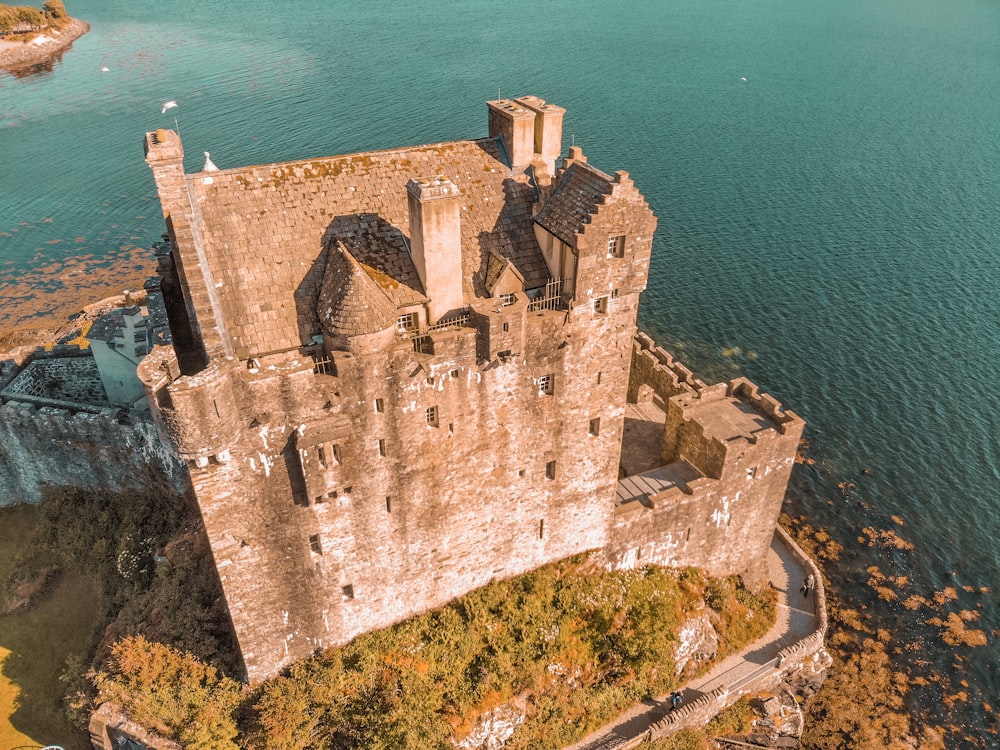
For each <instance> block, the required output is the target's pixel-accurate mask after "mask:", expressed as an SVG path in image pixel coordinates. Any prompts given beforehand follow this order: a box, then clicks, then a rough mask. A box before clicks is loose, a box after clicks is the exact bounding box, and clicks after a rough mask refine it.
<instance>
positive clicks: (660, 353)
mask: <svg viewBox="0 0 1000 750" xmlns="http://www.w3.org/2000/svg"><path fill="white" fill-rule="evenodd" d="M704 388H707V386H706V385H705V382H704V381H702V380H700V379H698V378H696V377H695V376H694V373H692V372H691V370H689V369H688V368H687V367H685V366H684V365H683V364H681V363H680V362H678V361H677V360H675V359H674V357H673V355H672V354H671V353H670V352H668V351H667V350H666V349H664V348H663V347H662V346H658V345H657V344H656V342H654V341H653V339H651V338H650V337H649V336H648V335H647V334H645V333H643V332H642V331H639V332H638V333H637V334H636V336H635V340H634V341H633V343H632V369H631V370H630V372H629V383H628V400H629V401H630V402H632V403H638V402H640V401H645V400H648V399H649V398H650V397H652V396H653V395H655V396H657V397H658V398H659V399H660V401H661V402H663V403H666V401H667V399H669V398H671V397H673V396H676V395H678V394H680V393H691V392H696V391H700V390H703V389H704Z"/></svg>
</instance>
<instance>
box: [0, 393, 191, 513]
mask: <svg viewBox="0 0 1000 750" xmlns="http://www.w3.org/2000/svg"><path fill="white" fill-rule="evenodd" d="M108 411H109V412H110V413H100V414H88V413H86V412H77V413H75V414H74V413H72V412H70V411H67V410H65V409H59V408H55V407H54V406H43V407H42V408H40V409H36V408H35V407H33V406H30V405H27V404H16V403H10V404H5V405H3V406H0V507H2V506H6V505H14V504H17V503H38V502H41V500H42V496H43V495H42V493H43V487H45V486H50V487H81V488H95V489H107V490H111V491H121V490H126V489H133V490H148V489H150V488H151V487H152V488H155V487H157V486H161V487H163V488H164V489H165V490H169V491H174V492H179V493H183V492H185V491H186V487H187V470H186V468H185V467H184V466H183V465H182V464H181V463H180V461H179V460H178V459H177V458H176V456H175V455H174V452H173V450H172V448H171V447H170V446H168V445H166V444H165V443H164V442H163V439H162V438H161V437H160V434H159V432H158V431H157V430H156V427H155V426H154V425H153V423H152V422H149V421H146V420H142V419H135V420H134V421H133V422H132V423H128V424H122V423H121V422H120V421H119V420H118V418H117V417H116V412H115V411H114V410H108Z"/></svg>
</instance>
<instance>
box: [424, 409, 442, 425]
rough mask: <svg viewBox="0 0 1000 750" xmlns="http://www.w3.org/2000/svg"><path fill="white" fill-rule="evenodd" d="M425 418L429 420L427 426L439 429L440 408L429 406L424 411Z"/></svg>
mask: <svg viewBox="0 0 1000 750" xmlns="http://www.w3.org/2000/svg"><path fill="white" fill-rule="evenodd" d="M424 416H425V418H426V419H427V424H428V425H429V426H431V427H437V426H438V425H439V424H440V423H439V422H438V408H437V407H436V406H429V407H427V409H426V410H425V411H424Z"/></svg>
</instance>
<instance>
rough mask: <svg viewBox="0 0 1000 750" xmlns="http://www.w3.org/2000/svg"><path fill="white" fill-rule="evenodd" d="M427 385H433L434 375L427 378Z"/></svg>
mask: <svg viewBox="0 0 1000 750" xmlns="http://www.w3.org/2000/svg"><path fill="white" fill-rule="evenodd" d="M427 385H434V377H433V376H431V377H429V378H427Z"/></svg>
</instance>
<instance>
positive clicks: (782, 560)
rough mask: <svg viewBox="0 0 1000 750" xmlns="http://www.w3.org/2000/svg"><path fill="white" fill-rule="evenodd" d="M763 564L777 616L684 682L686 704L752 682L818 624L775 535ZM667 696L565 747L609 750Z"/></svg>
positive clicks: (633, 733) (664, 708) (798, 568)
mask: <svg viewBox="0 0 1000 750" xmlns="http://www.w3.org/2000/svg"><path fill="white" fill-rule="evenodd" d="M767 562H768V573H769V575H770V581H771V584H772V585H773V586H774V588H775V589H776V590H777V592H778V616H777V618H776V621H775V623H774V625H773V627H772V628H771V629H770V630H769V631H768V632H767V634H766V635H764V636H763V637H762V638H760V639H758V640H757V641H755V642H753V643H751V644H750V645H749V646H747V647H746V648H745V649H744V650H743V651H742V652H740V653H739V654H733V655H731V656H729V657H727V658H726V659H724V660H723V661H721V662H719V663H718V664H716V665H715V667H713V668H712V671H711V672H709V673H708V674H706V675H704V676H702V677H699V678H697V679H695V680H692V681H691V682H689V683H688V684H687V685H685V686H684V687H683V688H682V689H681V693H682V695H683V696H684V701H685V702H690V701H693V700H695V699H697V698H699V697H700V696H702V695H705V694H706V693H710V692H712V691H713V690H715V689H716V688H719V687H723V686H728V687H729V688H730V689H732V688H733V687H734V686H735V687H739V686H740V685H743V684H746V683H748V682H750V681H752V680H753V679H755V678H756V677H757V675H758V674H759V673H761V672H764V671H766V670H767V669H768V668H770V666H771V665H772V664H773V663H774V660H775V659H776V658H777V655H778V652H779V651H781V649H783V648H786V647H787V646H791V645H792V644H794V643H796V642H798V641H800V640H802V639H803V638H805V637H806V636H807V635H809V634H810V633H812V632H813V631H815V630H816V628H817V627H819V618H818V617H817V616H816V614H815V612H814V609H813V603H814V599H813V597H814V596H815V594H812V595H810V597H809V598H808V599H806V598H805V597H804V596H803V595H802V594H801V593H800V591H799V586H800V585H801V584H802V581H803V580H804V579H805V577H806V576H807V575H809V572H808V570H806V569H805V568H804V567H803V566H802V565H801V564H800V563H799V562H798V561H797V560H796V559H795V557H794V556H793V555H792V552H791V550H789V549H788V547H787V546H786V545H785V543H784V542H783V541H782V540H781V537H779V536H778V535H777V534H775V536H774V537H773V538H772V541H771V550H770V552H769V554H768V560H767ZM668 697H669V696H666V695H664V696H660V697H659V698H658V699H656V700H650V701H644V702H643V703H640V704H639V705H638V706H635V707H633V708H631V709H630V710H628V711H626V712H625V713H624V714H622V715H621V716H619V717H618V718H617V719H615V720H614V721H613V722H611V723H610V724H606V725H604V726H603V727H601V728H600V729H598V730H596V731H595V732H592V733H591V734H589V735H587V736H586V737H584V738H583V739H582V740H580V741H579V742H576V743H574V744H572V745H569V746H567V747H566V748H565V749H564V750H613V748H616V747H618V746H619V745H621V744H623V743H625V742H628V741H629V740H632V739H634V738H636V737H638V736H639V735H641V734H642V733H643V732H645V731H646V730H647V729H649V727H650V725H652V724H653V723H655V722H657V721H659V720H660V719H662V718H663V717H664V716H665V715H666V714H667V713H668V712H669V710H670V708H669V704H668V703H667V699H668Z"/></svg>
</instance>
